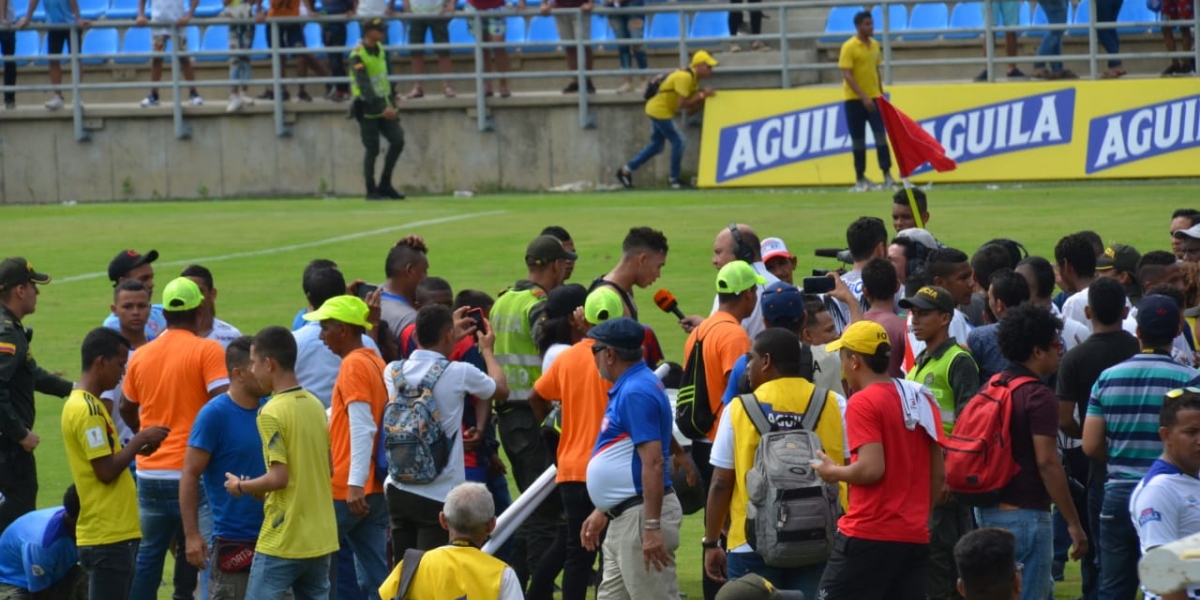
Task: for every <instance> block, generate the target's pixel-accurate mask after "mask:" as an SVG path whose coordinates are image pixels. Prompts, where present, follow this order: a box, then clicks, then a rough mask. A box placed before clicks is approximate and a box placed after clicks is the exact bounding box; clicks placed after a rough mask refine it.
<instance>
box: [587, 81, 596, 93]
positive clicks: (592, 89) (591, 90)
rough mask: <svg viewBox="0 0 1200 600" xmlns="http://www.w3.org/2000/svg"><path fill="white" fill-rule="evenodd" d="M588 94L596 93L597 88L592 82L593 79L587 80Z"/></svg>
mask: <svg viewBox="0 0 1200 600" xmlns="http://www.w3.org/2000/svg"><path fill="white" fill-rule="evenodd" d="M587 93H589V94H595V93H596V86H594V85H592V80H591V79H588V80H587Z"/></svg>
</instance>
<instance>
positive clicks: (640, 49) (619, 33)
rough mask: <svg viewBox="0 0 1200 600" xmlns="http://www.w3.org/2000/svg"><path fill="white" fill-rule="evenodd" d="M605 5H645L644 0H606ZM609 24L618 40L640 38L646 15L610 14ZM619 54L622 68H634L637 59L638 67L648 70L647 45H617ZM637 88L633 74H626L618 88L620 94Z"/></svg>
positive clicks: (631, 6)
mask: <svg viewBox="0 0 1200 600" xmlns="http://www.w3.org/2000/svg"><path fill="white" fill-rule="evenodd" d="M604 5H605V6H608V7H610V8H635V7H640V6H645V5H646V3H645V1H644V0H624V1H622V0H605V2H604ZM608 24H609V25H611V26H612V30H613V36H614V37H615V38H616V39H618V40H640V39H642V37H643V36H644V35H645V32H646V15H642V14H629V13H622V14H616V15H609V16H608ZM617 55H618V56H619V57H620V60H621V68H622V69H625V70H630V69H632V68H633V62H634V61H635V60H636V61H637V68H638V69H640V70H642V71H645V70H646V65H647V62H646V47H645V46H642V45H640V44H639V45H634V46H629V45H626V44H622V45H620V46H617ZM645 85H646V76H645V75H642V88H641V89H643V90H644V89H645ZM634 89H635V88H634V87H633V76H632V75H626V76H625V82H624V83H622V84H621V87H619V88H617V93H618V94H628V93H629V92H632V91H633V90H634Z"/></svg>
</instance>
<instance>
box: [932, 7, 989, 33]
mask: <svg viewBox="0 0 1200 600" xmlns="http://www.w3.org/2000/svg"><path fill="white" fill-rule="evenodd" d="M967 27H978V28H979V29H983V3H982V2H960V3H958V4H956V5H955V6H954V10H952V11H950V29H959V28H967ZM979 36H980V34H979V33H965V32H964V33H947V34H943V35H942V37H944V38H946V39H948V40H973V39H975V38H977V37H979Z"/></svg>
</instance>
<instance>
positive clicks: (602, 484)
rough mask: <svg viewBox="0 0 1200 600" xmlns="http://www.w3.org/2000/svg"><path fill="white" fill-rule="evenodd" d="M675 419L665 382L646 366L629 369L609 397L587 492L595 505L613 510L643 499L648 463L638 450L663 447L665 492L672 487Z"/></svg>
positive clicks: (589, 475)
mask: <svg viewBox="0 0 1200 600" xmlns="http://www.w3.org/2000/svg"><path fill="white" fill-rule="evenodd" d="M673 427H674V417H673V415H672V413H671V402H670V400H668V399H667V394H666V392H665V391H664V390H663V385H662V382H661V381H659V379H658V377H656V376H655V375H654V371H651V370H650V367H647V366H646V363H645V362H642V361H638V362H637V363H635V364H634V365H633V366H631V367H629V369H628V370H626V371H625V372H624V373H623V374H621V377H620V378H618V379H617V382H616V383H615V384H613V387H612V389H610V390H609V391H608V407H607V408H606V409H605V411H604V420H603V421H602V422H601V423H600V437H598V438H597V439H596V446H595V449H593V450H592V459H591V460H590V461H589V462H588V470H587V486H588V495H589V496H591V498H592V503H593V504H595V505H596V507H597V508H599V509H601V510H608V509H610V508H612V507H614V506H616V505H617V504H620V503H621V502H623V501H625V500H628V499H629V498H632V497H633V496H637V495H639V494H641V493H642V458H641V456H640V455H639V454H638V453H637V446H638V445H639V444H644V443H646V442H655V441H657V442H659V443H660V444H662V454H663V486H664V487H670V486H671V485H672V484H671V469H670V464H671V461H670V455H671V435H672V429H673Z"/></svg>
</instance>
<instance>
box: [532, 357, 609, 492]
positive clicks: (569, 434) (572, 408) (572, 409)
mask: <svg viewBox="0 0 1200 600" xmlns="http://www.w3.org/2000/svg"><path fill="white" fill-rule="evenodd" d="M595 343H596V340H593V339H585V340H583V341H581V342H579V343H578V344H575V345H574V346H571V347H570V348H567V349H566V350H563V351H562V354H559V355H558V358H557V359H555V360H554V363H553V364H551V365H550V369H549V370H548V371H546V372H545V373H542V376H541V377H539V378H538V380H537V382H536V383H534V384H533V389H534V390H535V391H536V392H537V393H538V395H539V396H541V397H542V398H544V399H546V400H558V401H560V402H562V435H561V437H559V440H558V476H557V477H555V481H557V482H559V483H562V482H566V481H572V482H583V481H587V466H588V460H589V459H590V458H591V456H592V448H593V447H594V446H595V445H596V437H598V436H599V435H600V422H601V421H603V420H604V409H605V408H606V407H607V406H608V390H609V389H610V388H612V384H611V383H609V382H607V381H605V380H604V378H602V377H600V371H599V370H598V369H597V368H596V360H595V359H594V358H593V357H592V346H594V345H595Z"/></svg>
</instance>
